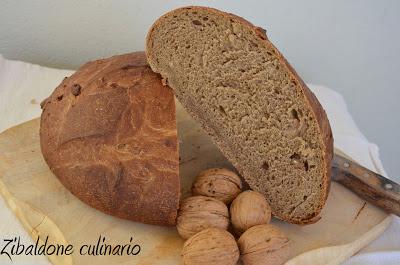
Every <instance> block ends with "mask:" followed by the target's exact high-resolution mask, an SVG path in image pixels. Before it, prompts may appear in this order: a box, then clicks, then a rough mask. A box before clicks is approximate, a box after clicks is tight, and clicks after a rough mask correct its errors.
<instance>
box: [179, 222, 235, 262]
mask: <svg viewBox="0 0 400 265" xmlns="http://www.w3.org/2000/svg"><path fill="white" fill-rule="evenodd" d="M182 259H183V264H185V265H235V264H236V263H237V262H238V260H239V249H238V246H237V244H236V241H235V238H234V237H233V236H232V235H231V234H230V233H229V232H228V231H225V230H221V229H217V228H208V229H206V230H203V231H201V232H199V233H197V234H195V235H194V236H192V237H191V238H189V239H188V240H187V241H186V242H185V244H184V245H183V249H182Z"/></svg>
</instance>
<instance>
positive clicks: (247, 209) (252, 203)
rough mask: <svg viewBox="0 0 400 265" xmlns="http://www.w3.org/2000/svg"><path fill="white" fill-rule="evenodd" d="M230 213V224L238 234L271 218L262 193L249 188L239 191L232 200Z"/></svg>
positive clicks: (269, 208) (269, 209) (265, 222)
mask: <svg viewBox="0 0 400 265" xmlns="http://www.w3.org/2000/svg"><path fill="white" fill-rule="evenodd" d="M230 213H231V220H232V225H233V227H234V228H235V232H237V233H238V234H241V233H243V232H244V231H246V230H247V229H249V228H250V227H252V226H255V225H260V224H267V223H269V221H270V220H271V207H270V206H269V204H268V202H267V200H266V199H265V197H264V195H262V194H261V193H259V192H256V191H251V190H248V191H244V192H242V193H240V194H239V195H238V196H237V197H236V199H234V200H233V202H232V204H231V208H230Z"/></svg>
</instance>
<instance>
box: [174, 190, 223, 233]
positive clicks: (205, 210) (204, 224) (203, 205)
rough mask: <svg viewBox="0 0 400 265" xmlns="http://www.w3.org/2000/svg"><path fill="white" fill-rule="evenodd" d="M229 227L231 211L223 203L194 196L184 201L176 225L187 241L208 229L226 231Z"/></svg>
mask: <svg viewBox="0 0 400 265" xmlns="http://www.w3.org/2000/svg"><path fill="white" fill-rule="evenodd" d="M228 226H229V211H228V207H227V206H226V205H225V204H224V203H223V202H221V201H219V200H217V199H214V198H209V197H205V196H193V197H189V198H187V199H185V200H184V201H182V203H181V206H180V208H179V212H178V218H177V225H176V228H177V230H178V233H179V235H180V236H181V237H182V238H185V239H187V238H189V237H191V236H193V235H194V234H196V233H198V232H200V231H202V230H204V229H207V228H211V227H214V228H219V229H223V230H226V229H228Z"/></svg>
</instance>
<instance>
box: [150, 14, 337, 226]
mask: <svg viewBox="0 0 400 265" xmlns="http://www.w3.org/2000/svg"><path fill="white" fill-rule="evenodd" d="M182 9H193V10H196V9H197V10H205V11H207V12H210V13H214V14H217V15H221V16H225V17H228V18H232V19H236V20H237V21H239V22H241V23H243V25H245V26H247V27H249V28H250V29H251V30H252V31H253V32H254V33H255V34H256V35H257V36H258V37H259V38H260V39H262V40H265V41H264V42H263V43H264V45H265V46H268V47H272V48H273V49H274V50H275V52H276V54H277V55H278V58H279V60H280V61H281V63H282V64H283V65H285V66H286V67H287V70H288V72H289V73H290V74H291V78H292V79H293V80H294V81H295V82H296V84H297V89H298V90H299V92H300V93H301V94H302V95H304V97H305V99H306V102H307V103H308V104H309V107H310V108H311V109H312V113H313V115H314V116H315V119H316V120H317V122H318V125H319V130H320V135H321V139H320V141H321V144H322V145H323V146H324V149H325V154H324V160H325V174H324V186H323V187H321V189H322V192H323V196H322V199H321V201H320V207H319V209H318V210H317V211H316V212H315V213H314V214H313V215H312V216H310V217H309V218H307V219H303V220H286V221H288V222H292V223H297V224H310V223H315V222H316V221H318V220H319V219H320V216H319V214H320V212H321V210H322V208H323V206H324V204H325V202H326V200H327V197H328V193H329V187H330V176H331V161H332V156H333V137H332V131H331V128H330V125H329V121H328V118H327V116H326V113H325V111H324V109H323V108H322V106H321V105H320V103H319V101H318V99H317V98H316V97H315V95H314V94H313V93H312V92H311V91H310V89H309V88H308V87H307V85H306V84H305V83H304V81H303V80H302V79H301V78H300V77H299V76H298V74H297V73H296V71H295V70H294V69H293V68H292V67H291V66H290V64H289V63H288V62H287V60H286V59H285V58H284V57H283V55H282V54H281V53H280V52H279V51H278V49H276V47H275V46H274V45H273V44H272V43H271V42H269V41H268V38H267V35H266V31H265V30H264V29H262V28H259V27H256V26H254V25H253V24H252V23H250V22H249V21H247V20H245V19H243V18H241V17H239V16H236V15H234V14H230V13H225V12H222V11H220V10H217V9H214V8H209V7H199V6H189V7H183V8H178V9H175V10H172V11H170V12H168V13H166V14H165V15H163V16H162V17H160V18H159V19H158V20H157V21H156V22H155V23H154V24H153V25H152V27H151V28H150V30H149V32H148V34H147V37H146V53H148V52H149V47H151V41H152V40H151V34H152V32H153V30H154V28H156V27H157V26H158V25H159V24H160V23H162V19H163V18H164V17H167V16H170V15H171V14H173V13H175V12H179V11H181V10H182ZM151 55H152V54H147V59H148V61H149V64H150V66H151V67H152V68H153V66H154V65H155V64H154V63H153V62H152V58H151V57H152V56H151ZM153 70H154V71H156V72H157V69H154V68H153ZM188 111H189V112H190V113H191V114H192V115H193V114H194V113H193V111H190V110H188ZM194 116H195V117H196V116H197V117H198V115H196V114H194ZM197 120H198V119H197ZM202 125H203V127H205V128H204V129H205V130H206V131H207V132H210V128H209V126H208V125H207V124H202ZM228 158H229V157H228ZM230 160H231V159H230ZM231 161H232V160H231ZM234 164H235V167H236V168H237V169H238V171H239V172H241V170H240V166H239V165H236V163H234Z"/></svg>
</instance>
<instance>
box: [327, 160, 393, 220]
mask: <svg viewBox="0 0 400 265" xmlns="http://www.w3.org/2000/svg"><path fill="white" fill-rule="evenodd" d="M332 180H334V181H336V182H338V183H340V184H342V185H343V186H345V187H347V188H348V189H350V190H351V191H353V192H354V193H356V194H357V195H358V196H359V197H361V198H362V199H364V200H366V201H368V202H370V203H372V204H374V205H376V206H378V207H380V208H382V209H383V210H385V211H386V212H388V213H393V214H395V215H397V216H400V185H399V184H397V183H396V182H394V181H392V180H390V179H388V178H385V177H383V176H381V175H379V174H377V173H375V172H373V171H371V170H369V169H367V168H365V167H363V166H360V165H359V164H357V163H355V162H353V161H351V160H349V159H347V158H345V157H343V156H341V155H338V154H335V155H334V156H333V163H332Z"/></svg>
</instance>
